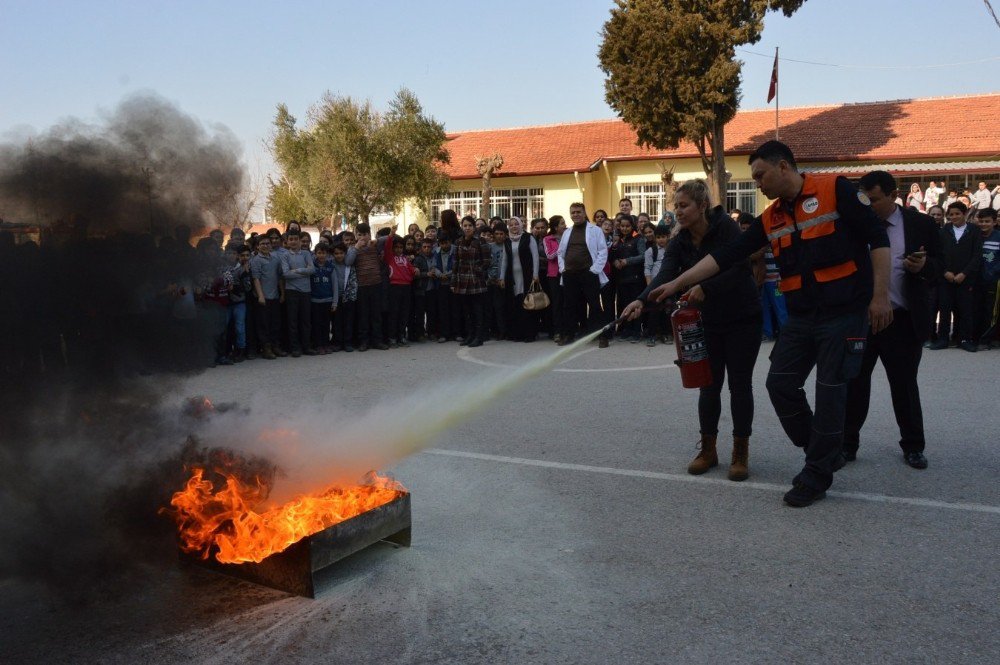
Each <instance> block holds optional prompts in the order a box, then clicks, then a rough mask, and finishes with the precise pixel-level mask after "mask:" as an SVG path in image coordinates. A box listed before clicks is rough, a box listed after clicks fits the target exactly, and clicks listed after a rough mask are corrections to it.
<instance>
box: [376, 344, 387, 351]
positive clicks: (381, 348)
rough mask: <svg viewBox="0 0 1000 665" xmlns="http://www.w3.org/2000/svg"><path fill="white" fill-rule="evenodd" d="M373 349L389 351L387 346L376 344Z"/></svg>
mask: <svg viewBox="0 0 1000 665" xmlns="http://www.w3.org/2000/svg"><path fill="white" fill-rule="evenodd" d="M375 348H376V349H378V350H379V351H388V350H389V345H388V344H376V345H375Z"/></svg>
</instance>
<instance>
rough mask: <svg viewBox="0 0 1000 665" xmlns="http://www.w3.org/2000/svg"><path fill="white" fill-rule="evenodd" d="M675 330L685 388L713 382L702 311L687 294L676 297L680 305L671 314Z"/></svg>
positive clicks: (706, 385)
mask: <svg viewBox="0 0 1000 665" xmlns="http://www.w3.org/2000/svg"><path fill="white" fill-rule="evenodd" d="M670 327H671V328H673V331H674V346H675V347H676V348H677V360H675V361H674V363H676V364H677V366H678V367H679V368H680V370H681V383H682V384H683V385H684V387H685V388H707V387H708V386H710V385H712V367H711V365H710V364H709V362H708V347H706V346H705V325H704V324H703V323H702V322H701V313H700V312H698V310H697V309H696V308H694V307H690V306H689V305H688V301H687V296H681V298H680V300H678V301H677V309H676V310H674V313H673V314H671V315H670Z"/></svg>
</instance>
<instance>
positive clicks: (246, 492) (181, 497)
mask: <svg viewBox="0 0 1000 665" xmlns="http://www.w3.org/2000/svg"><path fill="white" fill-rule="evenodd" d="M217 472H219V473H221V475H222V476H223V477H225V487H223V488H222V489H219V490H218V491H215V487H214V485H213V483H212V481H211V480H208V479H206V478H205V469H204V468H199V467H195V468H192V470H191V478H190V479H189V480H188V481H187V484H186V485H185V488H184V489H183V490H182V491H180V492H176V493H175V494H174V496H173V498H172V499H171V500H170V505H171V506H173V510H172V511H168V512H170V513H172V515H173V517H174V519H175V520H176V521H177V525H178V529H179V532H180V543H181V549H183V550H184V551H185V552H190V553H198V554H200V556H201V557H202V558H203V559H207V558H208V557H209V556H210V555H211V553H212V552H213V551H214V552H215V558H216V560H218V561H219V562H220V563H246V562H250V561H253V562H260V561H262V560H264V559H265V558H267V557H268V556H270V555H272V554H276V553H277V552H281V551H282V550H284V549H285V548H287V547H288V546H289V545H291V544H293V543H295V542H298V541H299V540H301V539H302V538H305V537H306V536H308V535H310V534H313V533H316V532H318V531H322V530H323V529H326V528H328V527H330V526H333V525H334V524H338V523H340V522H343V521H344V520H347V519H350V518H351V517H354V516H356V515H360V514H361V513H364V512H367V511H369V510H373V509H375V508H378V507H379V506H381V505H383V504H386V503H389V502H390V501H393V500H395V499H397V498H399V497H400V496H401V495H402V494H404V493H405V492H406V488H404V487H403V486H402V485H401V484H400V483H398V482H396V481H395V480H393V479H392V478H389V477H386V476H379V475H377V474H375V473H374V472H371V473H369V474H368V476H366V478H365V481H364V482H365V484H363V485H357V486H354V487H331V488H329V489H327V490H325V491H323V492H321V493H319V494H313V495H306V496H299V497H297V498H295V499H293V500H292V501H289V502H288V503H286V504H285V505H283V506H278V507H276V508H271V509H269V510H264V511H262V512H257V510H258V509H259V508H260V507H261V506H262V504H263V503H264V502H265V500H266V499H267V496H268V493H269V491H270V487H269V482H268V481H266V480H265V479H262V478H261V477H259V476H258V477H255V478H254V479H253V480H252V481H250V482H246V481H244V480H241V479H240V478H239V477H238V476H237V475H236V474H234V473H231V472H225V471H220V470H217Z"/></svg>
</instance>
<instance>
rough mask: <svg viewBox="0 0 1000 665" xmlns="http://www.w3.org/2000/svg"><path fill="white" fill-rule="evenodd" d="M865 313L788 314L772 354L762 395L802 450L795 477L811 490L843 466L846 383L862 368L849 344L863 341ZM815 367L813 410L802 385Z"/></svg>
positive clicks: (860, 355)
mask: <svg viewBox="0 0 1000 665" xmlns="http://www.w3.org/2000/svg"><path fill="white" fill-rule="evenodd" d="M867 332H868V312H867V311H866V310H859V311H857V312H853V313H849V314H842V315H840V316H836V317H829V318H821V317H818V316H815V315H807V314H798V313H796V314H789V316H788V321H786V322H785V326H784V327H783V328H782V329H781V336H780V337H779V338H778V341H777V342H775V343H774V349H773V350H772V351H771V369H770V371H769V372H768V375H767V392H768V395H769V396H770V397H771V404H772V405H773V406H774V412H775V414H777V416H778V419H779V420H780V421H781V427H782V428H783V429H784V430H785V434H786V435H788V438H789V439H791V441H792V443H793V444H794V445H796V446H798V447H800V448H805V451H806V463H805V467H804V468H803V469H802V471H801V472H800V473H799V474H798V475H797V476H796V477H795V482H801V483H803V484H805V485H808V486H809V487H812V488H813V489H816V490H825V489H827V488H828V487H830V485H831V484H832V483H833V472H834V470H835V469H836V468H837V467H838V466H839V465H840V464H842V463H843V461H842V460H841V459H840V458H841V453H842V450H843V444H844V410H845V408H846V404H847V383H848V381H850V380H851V379H853V378H854V377H855V376H857V374H858V372H859V371H860V370H861V361H862V358H863V357H864V352H863V350H862V351H860V352H849V351H852V350H853V349H855V348H856V347H855V345H854V343H853V341H855V340H864V339H865V336H866V334H867ZM813 367H815V368H816V410H815V412H813V409H812V408H811V407H810V406H809V400H808V399H806V393H805V390H803V389H802V386H804V385H805V382H806V379H807V378H809V374H810V372H812V370H813Z"/></svg>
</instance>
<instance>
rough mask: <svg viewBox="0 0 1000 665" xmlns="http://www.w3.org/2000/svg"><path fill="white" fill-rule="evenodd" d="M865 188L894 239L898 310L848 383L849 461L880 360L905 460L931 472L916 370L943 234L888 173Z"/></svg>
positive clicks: (892, 278)
mask: <svg viewBox="0 0 1000 665" xmlns="http://www.w3.org/2000/svg"><path fill="white" fill-rule="evenodd" d="M860 188H861V191H863V192H864V193H865V194H866V195H867V196H868V198H869V199H870V200H871V207H872V210H874V211H875V214H876V215H878V217H879V218H880V219H882V220H883V222H885V225H886V232H887V233H888V235H889V247H890V256H891V260H892V263H891V269H890V273H889V302H890V303H891V304H892V308H893V312H892V323H890V324H889V326H888V327H887V328H885V329H884V330H881V331H878V332H875V331H870V332H869V334H868V345H867V347H866V348H865V355H864V358H863V360H862V364H861V371H860V373H859V374H858V375H857V377H855V378H854V379H852V380H851V381H850V383H849V384H848V388H847V410H846V414H845V422H844V458H845V459H846V460H847V461H853V460H855V459H856V458H857V453H858V445H859V442H860V434H861V427H862V426H863V425H864V424H865V419H866V418H867V416H868V403H869V400H870V398H871V384H872V371H873V370H874V369H875V363H876V362H877V361H878V360H881V361H882V366H883V367H884V368H885V374H886V377H887V378H888V379H889V392H890V394H891V395H892V410H893V412H894V413H895V415H896V423H897V424H898V425H899V434H900V440H899V445H900V447H901V448H902V449H903V459H904V461H905V462H906V463H907V464H908V465H909V466H911V467H913V468H914V469H926V468H927V458H926V457H925V456H924V420H923V413H922V411H921V409H920V390H919V388H918V386H917V369H918V368H919V366H920V356H921V354H922V353H923V344H924V342H925V341H926V340H927V339H928V337H929V336H930V332H931V325H932V322H931V311H930V296H929V287H930V286H931V285H932V284H933V283H934V282H936V281H937V280H939V279H940V278H941V271H942V266H943V265H944V263H943V259H944V254H943V250H942V248H941V236H940V233H939V231H938V228H937V224H935V223H934V220H933V219H932V218H931V217H928V216H927V215H925V214H923V213H921V212H919V211H918V210H916V209H914V208H901V207H900V206H898V205H896V202H895V199H896V196H897V188H896V179H895V178H893V177H892V175H891V174H889V173H888V172H886V171H872V172H870V173H868V174H866V175H865V176H864V177H862V178H861V182H860Z"/></svg>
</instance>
